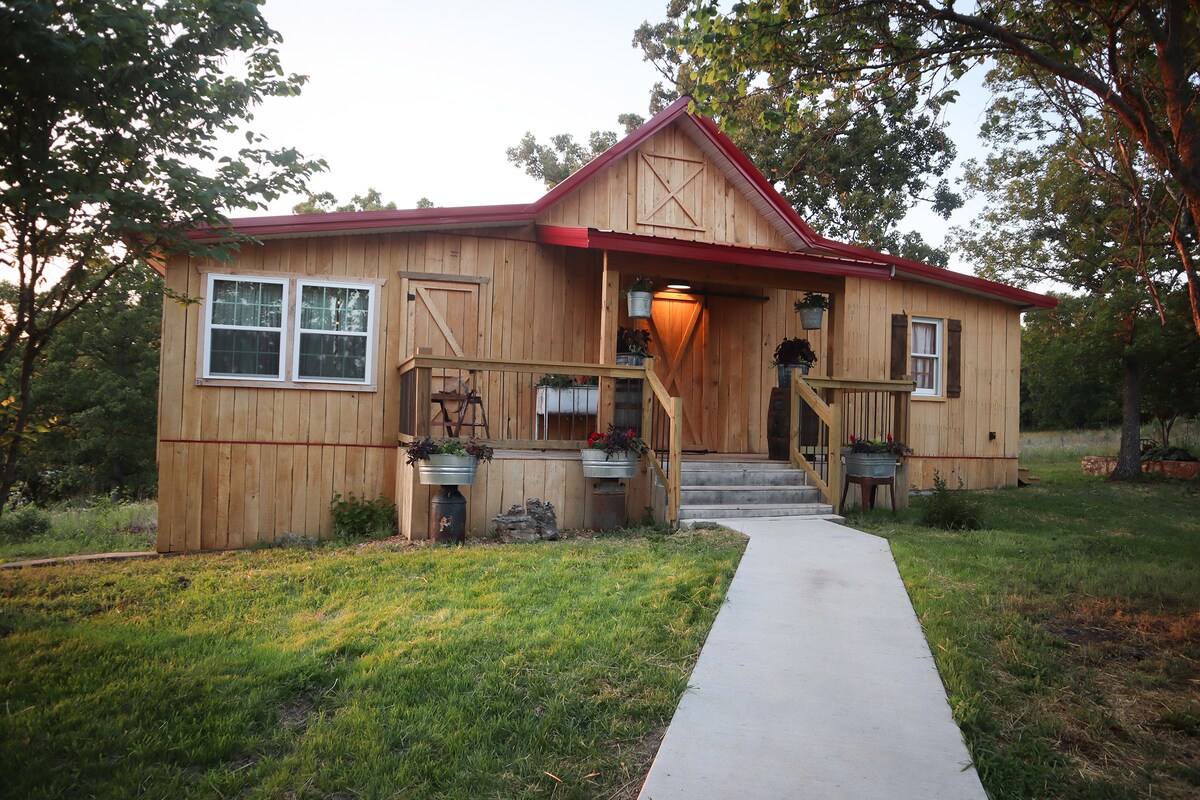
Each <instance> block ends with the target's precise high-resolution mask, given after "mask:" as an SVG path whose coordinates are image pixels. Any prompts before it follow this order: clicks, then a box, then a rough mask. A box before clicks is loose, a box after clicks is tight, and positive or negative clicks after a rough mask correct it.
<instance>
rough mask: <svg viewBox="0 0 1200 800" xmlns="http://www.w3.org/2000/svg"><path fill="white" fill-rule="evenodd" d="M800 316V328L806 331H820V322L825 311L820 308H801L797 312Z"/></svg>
mask: <svg viewBox="0 0 1200 800" xmlns="http://www.w3.org/2000/svg"><path fill="white" fill-rule="evenodd" d="M798 313H799V314H800V327H801V328H803V329H804V330H806V331H815V330H820V328H821V320H822V318H823V317H824V316H825V309H823V308H820V307H809V308H802V309H800V311H799V312H798Z"/></svg>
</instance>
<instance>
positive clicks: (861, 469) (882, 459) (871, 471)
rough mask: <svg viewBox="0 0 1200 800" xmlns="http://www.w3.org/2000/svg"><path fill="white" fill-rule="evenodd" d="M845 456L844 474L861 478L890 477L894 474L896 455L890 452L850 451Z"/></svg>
mask: <svg viewBox="0 0 1200 800" xmlns="http://www.w3.org/2000/svg"><path fill="white" fill-rule="evenodd" d="M845 456H846V474H847V475H856V476H858V477H861V478H891V477H893V476H894V475H895V474H896V456H894V455H892V454H891V453H850V452H847V453H846V454H845Z"/></svg>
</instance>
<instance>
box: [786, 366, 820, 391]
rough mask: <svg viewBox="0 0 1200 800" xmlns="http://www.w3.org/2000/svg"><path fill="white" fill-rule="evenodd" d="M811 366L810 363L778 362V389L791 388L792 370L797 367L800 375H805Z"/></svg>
mask: <svg viewBox="0 0 1200 800" xmlns="http://www.w3.org/2000/svg"><path fill="white" fill-rule="evenodd" d="M811 366H812V364H780V365H779V366H778V370H779V388H780V389H790V388H792V370H794V369H798V370H800V374H801V375H807V374H808V369H809V367H811Z"/></svg>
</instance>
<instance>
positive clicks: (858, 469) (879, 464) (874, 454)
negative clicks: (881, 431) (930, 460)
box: [842, 433, 912, 478]
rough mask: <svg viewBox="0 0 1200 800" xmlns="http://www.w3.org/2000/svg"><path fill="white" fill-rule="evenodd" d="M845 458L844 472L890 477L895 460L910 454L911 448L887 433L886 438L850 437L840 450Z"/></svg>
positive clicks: (893, 472) (871, 476) (894, 467)
mask: <svg viewBox="0 0 1200 800" xmlns="http://www.w3.org/2000/svg"><path fill="white" fill-rule="evenodd" d="M842 453H843V455H844V456H845V458H846V474H847V475H858V476H861V477H864V478H890V477H892V476H893V475H895V474H896V460H897V459H898V458H900V457H902V456H911V455H912V448H911V447H908V446H907V445H905V444H904V443H903V442H897V441H896V440H895V439H893V438H892V435H891V434H890V433H889V434H888V435H887V438H886V439H859V438H858V437H856V436H851V437H850V444H849V446H848V447H846V449H845V450H843V451H842Z"/></svg>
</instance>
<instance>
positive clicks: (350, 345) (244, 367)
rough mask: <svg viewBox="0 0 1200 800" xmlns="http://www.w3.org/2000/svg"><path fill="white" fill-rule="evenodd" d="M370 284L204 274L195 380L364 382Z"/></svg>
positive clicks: (370, 350)
mask: <svg viewBox="0 0 1200 800" xmlns="http://www.w3.org/2000/svg"><path fill="white" fill-rule="evenodd" d="M377 289H378V287H377V286H376V285H375V284H362V283H352V282H345V281H331V280H315V279H312V278H271V277H258V276H253V277H252V276H247V275H219V274H210V275H209V276H208V292H207V295H206V297H207V301H208V302H207V304H206V311H205V317H204V322H205V330H204V352H203V372H202V377H203V378H206V379H221V380H225V379H232V380H256V381H263V380H266V381H280V382H283V383H285V384H287V383H292V382H295V383H305V384H308V383H336V384H368V385H369V384H371V382H372V380H373V378H374V374H373V373H374V368H373V367H374V357H375V328H376V319H375V314H376V310H375V309H376V295H377V294H378V291H377Z"/></svg>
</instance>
